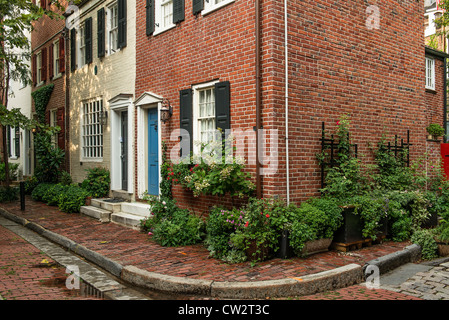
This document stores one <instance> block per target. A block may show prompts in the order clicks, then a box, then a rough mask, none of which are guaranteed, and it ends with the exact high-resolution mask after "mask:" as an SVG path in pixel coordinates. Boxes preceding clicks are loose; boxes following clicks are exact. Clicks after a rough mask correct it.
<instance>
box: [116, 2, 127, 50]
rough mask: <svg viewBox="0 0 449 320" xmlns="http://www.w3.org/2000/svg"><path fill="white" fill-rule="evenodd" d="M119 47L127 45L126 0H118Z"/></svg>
mask: <svg viewBox="0 0 449 320" xmlns="http://www.w3.org/2000/svg"><path fill="white" fill-rule="evenodd" d="M117 15H118V47H119V48H120V49H121V48H124V47H126V0H118V12H117Z"/></svg>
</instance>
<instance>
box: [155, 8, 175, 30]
mask: <svg viewBox="0 0 449 320" xmlns="http://www.w3.org/2000/svg"><path fill="white" fill-rule="evenodd" d="M168 2H171V7H172V19H171V23H169V24H168V25H167V26H163V19H164V17H163V16H162V5H165V4H167V3H168ZM154 24H155V26H154V32H153V36H156V35H158V34H161V33H163V32H165V31H168V30H170V29H172V28H174V27H176V24H174V23H173V0H156V1H155V2H154Z"/></svg>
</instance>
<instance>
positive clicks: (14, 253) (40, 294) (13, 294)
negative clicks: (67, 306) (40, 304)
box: [0, 227, 98, 300]
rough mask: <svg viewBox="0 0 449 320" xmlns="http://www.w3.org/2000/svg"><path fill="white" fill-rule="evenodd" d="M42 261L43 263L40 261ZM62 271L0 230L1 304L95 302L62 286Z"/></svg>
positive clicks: (43, 256)
mask: <svg viewBox="0 0 449 320" xmlns="http://www.w3.org/2000/svg"><path fill="white" fill-rule="evenodd" d="M44 259H46V260H47V261H48V263H46V262H47V261H45V263H42V261H43V260H44ZM66 279H67V275H66V274H65V268H64V267H61V266H58V265H55V261H53V260H52V259H50V258H49V257H48V256H46V255H45V254H44V253H42V252H40V251H39V250H38V249H37V248H36V247H34V246H32V245H31V244H29V243H28V242H26V241H25V240H23V239H22V238H20V237H19V236H17V235H16V234H15V233H13V232H11V231H9V230H7V229H5V228H3V227H0V295H1V296H2V297H3V299H5V300H98V299H97V298H94V297H92V296H86V295H83V294H82V292H81V290H76V289H73V290H69V289H67V288H66V286H65V281H66Z"/></svg>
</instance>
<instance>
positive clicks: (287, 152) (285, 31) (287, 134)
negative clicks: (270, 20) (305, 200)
mask: <svg viewBox="0 0 449 320" xmlns="http://www.w3.org/2000/svg"><path fill="white" fill-rule="evenodd" d="M284 28H285V30H284V33H285V35H284V42H285V43H284V47H285V158H286V160H285V166H286V175H287V177H286V183H287V205H289V204H290V161H289V126H288V120H289V119H288V14H287V0H285V1H284Z"/></svg>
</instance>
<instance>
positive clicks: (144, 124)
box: [134, 92, 163, 198]
mask: <svg viewBox="0 0 449 320" xmlns="http://www.w3.org/2000/svg"><path fill="white" fill-rule="evenodd" d="M162 100H163V98H162V97H161V96H158V95H156V94H154V93H150V92H145V93H143V94H142V95H141V96H140V97H139V98H138V99H137V100H136V101H134V105H135V107H136V111H137V112H136V113H137V115H136V117H137V128H136V136H137V168H136V171H137V172H136V174H137V195H136V197H139V198H141V197H142V196H143V194H144V193H145V192H146V191H147V190H148V147H147V146H148V109H153V108H157V110H158V111H157V119H158V121H157V127H158V141H159V143H158V144H159V145H158V158H159V159H158V161H159V168H158V171H159V182H160V181H161V164H162V143H161V142H162V140H161V138H162V135H161V131H162V130H161V115H160V110H161V105H162ZM159 194H160V186H159Z"/></svg>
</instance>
